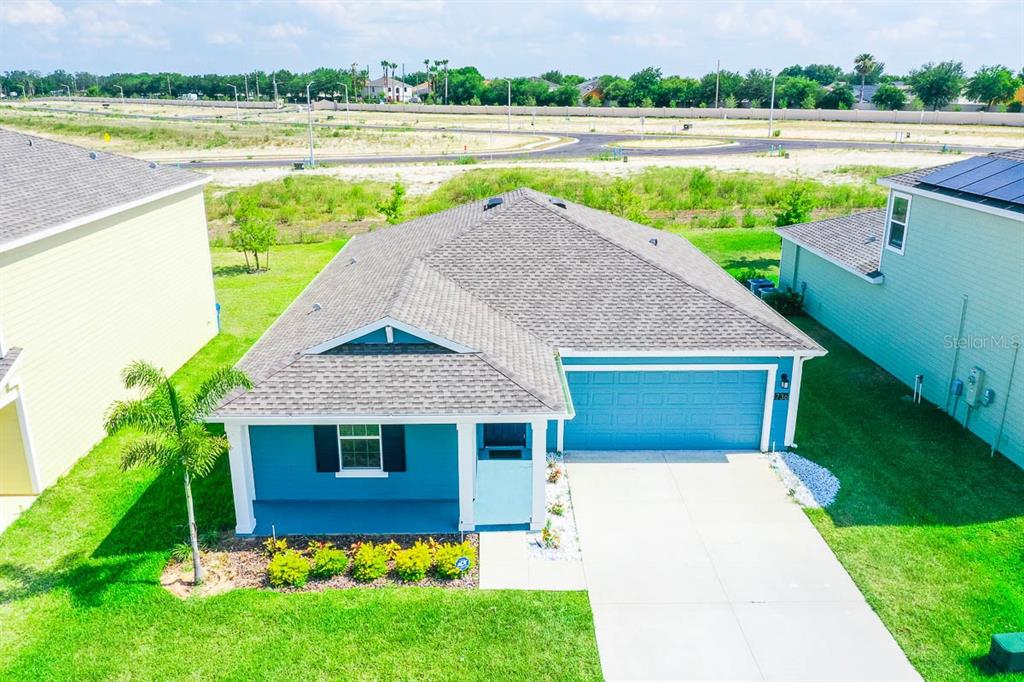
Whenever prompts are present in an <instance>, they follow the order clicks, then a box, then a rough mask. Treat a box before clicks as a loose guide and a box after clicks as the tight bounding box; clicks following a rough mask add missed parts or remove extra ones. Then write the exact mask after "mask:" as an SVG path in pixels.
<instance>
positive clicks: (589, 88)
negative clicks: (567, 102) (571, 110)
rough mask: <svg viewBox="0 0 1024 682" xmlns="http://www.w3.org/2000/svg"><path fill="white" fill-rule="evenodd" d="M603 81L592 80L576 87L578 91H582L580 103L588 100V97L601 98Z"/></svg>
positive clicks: (598, 79)
mask: <svg viewBox="0 0 1024 682" xmlns="http://www.w3.org/2000/svg"><path fill="white" fill-rule="evenodd" d="M600 86H601V79H600V78H591V79H590V80H588V81H583V82H582V83H580V84H579V85H577V86H576V89H577V90H579V91H580V101H584V100H586V99H587V98H588V97H597V98H599V97H600V96H601V87H600Z"/></svg>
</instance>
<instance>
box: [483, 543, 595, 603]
mask: <svg viewBox="0 0 1024 682" xmlns="http://www.w3.org/2000/svg"><path fill="white" fill-rule="evenodd" d="M526 545H527V539H526V532H525V531H521V530H520V531H507V532H485V533H480V589H481V590H585V589H587V584H586V581H585V580H584V579H583V564H582V563H581V562H579V561H549V560H546V559H538V558H536V557H532V556H529V552H528V551H527V546H526Z"/></svg>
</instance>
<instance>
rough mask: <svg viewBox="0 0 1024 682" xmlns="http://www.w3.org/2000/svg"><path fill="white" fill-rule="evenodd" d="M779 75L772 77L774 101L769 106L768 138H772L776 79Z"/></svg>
mask: <svg viewBox="0 0 1024 682" xmlns="http://www.w3.org/2000/svg"><path fill="white" fill-rule="evenodd" d="M776 78H778V76H777V75H775V76H772V100H771V104H769V105H768V137H771V136H772V123H773V121H772V118H773V116H774V114H775V79H776Z"/></svg>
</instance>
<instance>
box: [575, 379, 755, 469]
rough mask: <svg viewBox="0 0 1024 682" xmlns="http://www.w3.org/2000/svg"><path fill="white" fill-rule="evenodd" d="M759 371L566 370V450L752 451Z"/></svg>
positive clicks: (753, 448)
mask: <svg viewBox="0 0 1024 682" xmlns="http://www.w3.org/2000/svg"><path fill="white" fill-rule="evenodd" d="M767 374H768V373H767V372H765V371H763V370H756V371H685V372H661V371H648V372H620V371H613V372H577V371H572V372H568V373H567V377H568V380H569V392H570V393H571V394H572V401H573V406H574V407H575V408H576V417H575V418H574V419H572V420H570V421H567V422H566V423H565V449H566V450H718V449H737V450H739V449H750V450H756V449H758V447H759V446H760V441H761V425H762V420H763V418H764V398H765V382H766V381H767Z"/></svg>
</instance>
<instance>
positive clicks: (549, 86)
mask: <svg viewBox="0 0 1024 682" xmlns="http://www.w3.org/2000/svg"><path fill="white" fill-rule="evenodd" d="M530 80H531V81H533V82H534V83H543V84H544V85H545V86H547V89H548V92H554V91H555V90H557V89H558V83H554V82H552V81H549V80H548V79H546V78H541V77H540V76H531V77H530Z"/></svg>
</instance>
